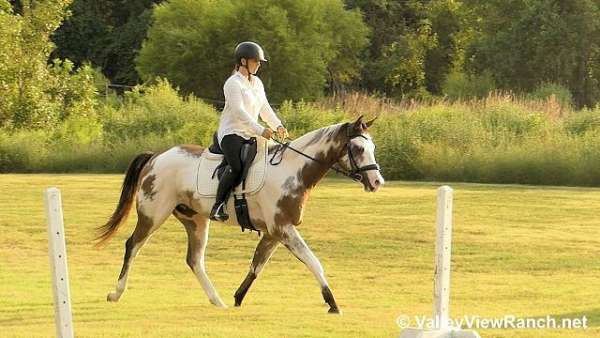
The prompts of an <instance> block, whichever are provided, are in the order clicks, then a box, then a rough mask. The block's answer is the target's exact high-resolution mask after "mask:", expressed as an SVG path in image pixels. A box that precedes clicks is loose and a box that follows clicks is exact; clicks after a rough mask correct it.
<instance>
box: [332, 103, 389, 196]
mask: <svg viewBox="0 0 600 338" xmlns="http://www.w3.org/2000/svg"><path fill="white" fill-rule="evenodd" d="M376 119H377V117H375V118H374V119H372V120H371V121H368V122H364V121H363V116H362V115H361V116H360V117H359V118H358V119H357V120H356V121H354V122H350V123H347V124H346V137H347V138H346V142H347V143H346V146H345V147H344V150H343V151H344V152H343V153H342V156H341V157H340V159H339V160H338V162H337V164H338V165H339V166H341V167H342V168H345V169H346V170H347V171H349V172H350V173H351V174H352V176H353V177H354V179H355V180H356V181H359V182H361V183H362V185H363V187H364V189H365V191H370V192H376V191H377V190H379V188H380V187H381V186H382V185H383V184H384V179H383V176H381V172H380V171H379V165H378V164H377V161H375V143H373V139H372V138H371V135H370V134H369V132H368V129H369V127H370V126H371V125H372V124H373V122H375V120H376Z"/></svg>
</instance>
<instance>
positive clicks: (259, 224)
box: [250, 215, 267, 231]
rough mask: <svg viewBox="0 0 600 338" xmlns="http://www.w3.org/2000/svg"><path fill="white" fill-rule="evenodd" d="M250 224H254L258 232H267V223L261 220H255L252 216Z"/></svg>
mask: <svg viewBox="0 0 600 338" xmlns="http://www.w3.org/2000/svg"><path fill="white" fill-rule="evenodd" d="M250 222H252V224H253V225H254V227H255V228H256V229H257V230H261V231H267V223H266V222H265V221H264V220H262V219H261V218H254V217H252V215H250Z"/></svg>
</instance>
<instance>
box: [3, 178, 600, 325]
mask: <svg viewBox="0 0 600 338" xmlns="http://www.w3.org/2000/svg"><path fill="white" fill-rule="evenodd" d="M121 179H122V177H121V175H0V191H1V192H2V194H1V195H0V286H1V287H0V336H2V337H5V336H6V337H13V336H14V337H30V336H31V337H49V336H53V335H54V323H53V315H54V314H53V307H52V294H51V281H50V272H49V266H48V257H47V237H46V236H47V234H46V228H45V219H44V210H43V199H42V191H43V189H44V188H46V187H48V186H57V187H59V188H60V189H61V190H62V195H63V206H64V217H65V223H66V234H67V250H68V260H69V269H70V271H69V273H70V280H71V295H72V307H73V316H74V317H73V318H74V327H75V333H76V335H77V336H78V337H323V336H333V337H394V336H397V335H398V333H399V331H400V330H399V328H398V327H397V325H396V324H395V319H396V318H397V317H398V316H399V315H401V314H408V315H411V316H412V315H430V313H431V308H432V303H431V295H432V274H433V249H434V247H433V241H434V235H435V234H434V223H435V214H434V212H435V190H436V187H437V185H436V184H433V183H418V184H413V183H404V182H389V183H388V184H387V186H386V187H384V189H383V190H382V191H381V192H379V193H377V194H367V193H363V192H362V191H361V188H360V187H359V186H357V185H356V184H355V183H352V182H347V181H345V180H338V179H328V180H326V181H325V182H323V183H322V185H321V186H319V187H318V188H317V189H316V190H315V191H314V193H313V195H312V197H311V201H310V202H309V207H308V210H307V212H306V215H305V220H304V223H303V224H302V225H301V226H300V227H299V229H300V232H301V233H302V234H303V236H304V238H305V239H306V241H307V242H308V243H309V245H310V246H311V247H312V248H313V250H314V252H315V253H316V255H317V256H318V257H319V258H320V259H321V262H322V264H323V266H324V267H325V271H326V274H327V276H328V279H329V282H330V284H331V288H332V290H333V292H334V294H335V296H336V298H337V301H338V304H339V305H340V307H341V309H342V311H343V315H341V316H332V315H328V314H327V313H326V312H327V309H328V308H327V307H326V306H325V305H324V304H323V301H322V299H321V295H320V290H319V287H318V286H317V283H316V281H315V280H314V278H313V277H312V275H311V274H310V273H309V271H308V270H307V269H306V268H305V267H304V266H303V265H302V264H301V263H300V262H298V261H297V260H296V259H295V258H293V257H292V256H291V255H290V254H289V253H288V252H287V250H285V248H279V250H278V251H277V252H276V253H275V255H274V257H273V259H272V261H271V262H270V263H269V264H268V265H267V267H266V268H265V270H264V272H263V274H262V275H261V276H260V277H259V279H258V280H257V281H256V282H255V284H254V285H253V287H252V288H251V290H250V291H249V293H248V295H247V297H246V299H245V302H244V305H243V306H242V307H241V308H233V307H231V308H228V309H225V310H222V309H217V308H215V307H213V306H212V305H210V304H209V303H208V300H207V298H206V296H205V295H204V293H203V292H202V290H201V288H200V285H199V283H198V282H197V281H196V279H195V277H194V276H193V274H192V273H191V272H190V270H189V269H188V267H187V266H186V264H185V253H186V235H185V231H184V230H183V227H182V226H181V225H180V224H179V223H177V221H176V220H174V219H172V218H171V219H169V220H168V221H167V222H166V223H165V224H164V225H163V227H162V228H161V229H160V230H159V231H158V232H157V233H156V234H155V235H154V236H153V237H152V239H151V240H150V241H149V243H148V244H147V245H146V247H144V249H143V250H142V252H141V253H140V255H139V256H138V258H137V260H136V261H135V263H134V265H133V268H132V271H131V274H130V280H129V289H128V291H127V292H126V293H125V294H124V295H123V298H122V299H121V301H120V302H119V303H116V304H112V303H107V302H106V301H105V297H106V294H107V292H108V291H110V290H112V289H113V287H114V284H115V282H116V278H117V275H118V274H119V271H120V269H121V263H122V255H123V248H124V243H125V239H126V238H127V237H128V235H129V234H130V232H131V231H132V227H133V224H134V221H135V216H132V217H131V218H130V219H129V221H128V222H127V224H126V225H124V226H123V227H122V229H121V231H120V232H119V233H118V235H117V236H116V237H115V238H114V239H113V240H112V241H111V242H110V244H109V245H108V246H107V247H106V248H104V249H102V250H96V249H94V248H92V246H91V240H92V238H93V233H94V231H93V229H94V228H95V227H96V226H98V225H99V224H101V223H102V222H103V221H104V220H105V219H106V218H107V217H108V215H109V214H110V213H111V212H112V210H113V208H114V206H115V203H116V202H117V199H118V195H119V188H120V184H121ZM453 187H454V188H455V203H454V205H455V215H454V219H455V220H454V234H453V236H454V238H453V257H452V258H453V275H452V295H451V312H452V317H455V318H456V317H461V316H463V315H469V314H477V315H479V316H481V317H486V318H497V317H502V316H504V315H505V314H513V315H516V316H519V317H538V316H545V315H552V316H557V317H575V316H577V317H580V316H583V315H585V316H587V317H588V319H589V321H590V325H591V327H590V328H589V329H588V330H479V332H480V334H482V336H483V337H567V336H568V337H590V336H600V305H598V300H599V299H600V287H599V286H600V259H598V257H600V227H599V226H598V225H599V221H600V216H598V210H597V206H598V205H600V189H588V188H553V187H543V188H542V187H529V186H499V185H474V184H453ZM256 242H257V236H256V234H249V233H247V232H246V233H241V232H240V231H239V228H234V227H226V226H222V225H218V224H215V225H214V226H213V227H212V229H211V233H210V241H209V244H208V252H207V258H206V261H207V268H208V273H209V275H210V277H211V278H212V281H213V283H214V284H215V286H216V287H217V289H218V290H219V292H220V294H221V296H222V298H223V299H224V300H225V301H226V303H227V304H228V305H230V306H232V305H233V297H232V295H233V293H234V292H235V290H236V288H237V287H238V285H239V283H240V282H241V281H242V280H243V278H244V276H245V275H246V272H247V269H248V265H249V261H250V258H251V256H252V253H253V250H254V246H255V244H256Z"/></svg>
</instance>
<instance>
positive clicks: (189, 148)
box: [179, 144, 204, 157]
mask: <svg viewBox="0 0 600 338" xmlns="http://www.w3.org/2000/svg"><path fill="white" fill-rule="evenodd" d="M179 148H180V149H181V150H182V151H183V153H185V154H186V155H188V156H191V157H200V156H201V155H202V153H203V152H204V147H202V146H199V145H197V144H181V145H179Z"/></svg>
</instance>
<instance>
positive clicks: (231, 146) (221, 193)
mask: <svg viewBox="0 0 600 338" xmlns="http://www.w3.org/2000/svg"><path fill="white" fill-rule="evenodd" d="M247 142H248V140H246V139H244V138H243V137H241V136H239V135H236V134H229V135H225V136H224V137H223V139H222V140H221V143H220V146H221V150H222V151H223V155H225V159H226V160H227V163H228V164H229V167H228V168H227V170H225V172H224V173H223V176H222V177H221V180H220V181H219V188H218V189H217V199H216V202H217V203H220V202H224V201H225V199H226V198H227V195H228V194H229V192H230V191H231V189H233V188H234V187H236V186H237V185H238V184H240V179H241V175H242V169H243V166H242V165H243V164H242V160H241V159H240V152H241V150H242V146H243V145H244V144H245V143H247Z"/></svg>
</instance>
